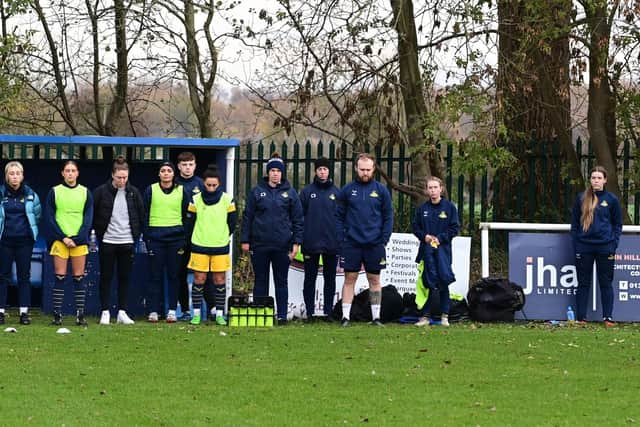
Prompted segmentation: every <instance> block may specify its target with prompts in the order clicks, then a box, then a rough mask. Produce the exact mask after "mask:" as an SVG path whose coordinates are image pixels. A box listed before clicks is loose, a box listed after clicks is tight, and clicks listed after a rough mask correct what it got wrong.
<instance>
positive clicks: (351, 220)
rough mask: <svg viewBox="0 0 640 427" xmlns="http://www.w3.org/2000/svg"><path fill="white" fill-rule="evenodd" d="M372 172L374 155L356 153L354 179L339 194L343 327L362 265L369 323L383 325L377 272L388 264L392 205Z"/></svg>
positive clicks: (347, 318) (374, 168)
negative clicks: (366, 291)
mask: <svg viewBox="0 0 640 427" xmlns="http://www.w3.org/2000/svg"><path fill="white" fill-rule="evenodd" d="M375 171H376V159H375V157H374V156H372V155H371V154H368V153H361V154H359V155H358V157H357V158H356V164H355V172H356V177H355V179H354V180H353V181H352V182H350V183H349V184H347V185H345V186H344V187H343V188H342V190H340V192H339V193H338V209H337V214H336V230H337V238H338V242H340V244H341V248H340V255H341V263H342V267H343V268H344V285H343V287H342V321H341V324H342V326H343V327H346V326H349V323H350V318H351V303H352V302H353V294H354V288H355V284H356V280H357V279H358V272H359V271H360V267H361V266H362V265H363V264H364V269H365V272H366V273H367V280H368V281H369V301H370V302H371V318H372V319H373V320H372V322H371V324H372V325H374V326H383V325H382V322H380V306H381V304H382V287H381V285H380V271H382V269H384V268H386V266H387V261H386V252H385V246H386V244H387V242H388V241H389V239H390V238H391V232H392V230H393V207H392V205H391V195H390V194H389V191H388V190H387V188H386V187H385V186H384V185H382V184H381V183H380V182H378V181H376V180H375V179H374V177H373V175H374V173H375Z"/></svg>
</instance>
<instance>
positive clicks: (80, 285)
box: [73, 276, 87, 314]
mask: <svg viewBox="0 0 640 427" xmlns="http://www.w3.org/2000/svg"><path fill="white" fill-rule="evenodd" d="M73 288H74V293H75V299H76V310H78V314H82V313H84V302H85V295H86V293H87V291H86V290H85V287H84V276H73Z"/></svg>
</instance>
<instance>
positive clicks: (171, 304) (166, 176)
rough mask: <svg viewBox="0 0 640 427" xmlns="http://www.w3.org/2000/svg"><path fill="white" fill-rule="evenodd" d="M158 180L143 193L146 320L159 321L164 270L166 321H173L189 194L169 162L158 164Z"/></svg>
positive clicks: (184, 241)
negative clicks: (147, 272) (148, 267)
mask: <svg viewBox="0 0 640 427" xmlns="http://www.w3.org/2000/svg"><path fill="white" fill-rule="evenodd" d="M158 178H159V180H158V182H156V183H155V184H152V185H150V186H148V187H147V189H146V191H145V193H144V206H145V216H146V219H145V226H144V231H143V235H144V238H145V240H146V241H147V249H148V251H149V263H150V264H151V275H150V279H149V296H150V304H149V306H150V308H149V317H148V318H147V320H148V321H149V322H151V323H156V322H158V318H159V315H158V313H159V312H160V296H161V293H162V292H161V291H162V290H163V289H164V286H163V283H164V281H163V278H164V272H165V270H166V272H167V286H168V290H169V295H168V298H169V300H168V301H167V304H166V305H167V317H166V321H167V323H175V322H176V320H177V317H176V308H177V306H178V270H179V269H180V265H181V263H182V257H183V256H184V247H185V243H186V232H185V227H184V224H185V222H186V219H187V215H188V213H187V208H188V207H189V195H188V194H187V193H186V191H185V190H184V188H183V187H182V185H178V184H176V183H175V170H174V168H173V165H172V164H171V163H169V162H164V163H162V164H161V165H160V169H159V171H158Z"/></svg>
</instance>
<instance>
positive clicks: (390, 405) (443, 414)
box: [0, 315, 640, 426]
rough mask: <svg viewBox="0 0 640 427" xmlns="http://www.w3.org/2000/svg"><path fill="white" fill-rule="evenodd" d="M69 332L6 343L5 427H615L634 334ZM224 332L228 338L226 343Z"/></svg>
mask: <svg viewBox="0 0 640 427" xmlns="http://www.w3.org/2000/svg"><path fill="white" fill-rule="evenodd" d="M90 320H91V324H90V327H89V328H88V329H86V330H85V329H80V328H78V327H76V326H69V324H70V323H72V322H71V319H70V318H66V319H65V321H66V324H65V326H67V327H68V328H69V329H71V330H72V333H71V334H68V335H59V334H56V333H55V330H56V328H55V327H52V326H48V325H47V323H48V321H49V318H48V317H47V318H45V317H40V316H36V317H35V318H34V324H33V325H31V326H28V327H20V326H19V325H15V324H16V323H17V319H16V316H15V315H13V316H12V317H11V318H10V319H9V320H8V322H7V325H5V326H4V327H6V326H15V327H16V328H17V329H18V333H15V334H10V333H2V334H1V335H0V364H1V366H2V367H3V371H2V379H1V381H0V392H1V395H0V396H1V397H0V410H1V412H0V425H47V426H49V425H65V426H86V425H92V426H94V425H109V426H112V425H153V426H156V425H165V426H187V425H189V426H190V425H216V426H238V425H249V426H252V425H255V426H257V425H260V426H283V425H284V426H290V425H291V426H293V425H295V426H298V425H309V426H324V425H340V426H342V425H363V424H366V425H376V426H377V425H390V426H413V425H437V426H439V425H449V426H466V425H471V426H476V425H478V426H507V425H512V426H570V425H571V426H575V425H596V426H615V425H618V426H625V425H634V424H638V423H640V408H639V406H638V405H637V403H636V398H637V396H639V395H640V393H639V392H640V362H639V358H640V354H639V352H638V342H639V341H638V339H639V337H640V326H639V325H620V326H619V327H616V328H612V329H604V328H603V327H601V326H599V325H594V326H590V327H587V328H579V327H550V326H546V325H543V324H511V325H481V324H473V323H463V324H454V325H452V327H450V328H448V329H443V328H440V327H433V328H422V329H419V328H416V327H414V326H412V325H409V326H407V325H404V326H403V325H387V327H386V328H380V329H379V328H373V327H370V326H368V325H355V326H353V327H351V328H344V329H343V328H340V327H339V326H338V325H337V324H330V325H327V324H324V323H323V324H318V323H314V324H311V325H308V324H300V323H294V324H290V325H289V326H287V327H281V328H273V329H244V328H243V329H235V328H233V329H232V328H221V327H216V326H211V325H208V324H206V323H205V324H203V325H200V326H198V327H192V326H189V325H186V324H182V323H179V324H174V325H167V324H162V323H160V324H156V325H152V324H148V323H146V322H139V323H137V324H136V325H134V326H131V327H127V326H120V325H112V326H107V327H101V326H98V325H97V324H96V323H97V319H96V318H92V319H90ZM221 332H224V333H225V335H223V334H221Z"/></svg>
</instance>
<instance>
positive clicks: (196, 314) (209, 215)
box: [189, 166, 238, 326]
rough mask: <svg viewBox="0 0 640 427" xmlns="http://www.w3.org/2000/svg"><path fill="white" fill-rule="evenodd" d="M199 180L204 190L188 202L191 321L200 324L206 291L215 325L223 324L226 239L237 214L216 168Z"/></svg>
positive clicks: (227, 260) (227, 258)
mask: <svg viewBox="0 0 640 427" xmlns="http://www.w3.org/2000/svg"><path fill="white" fill-rule="evenodd" d="M202 180H203V182H204V191H202V192H200V193H198V194H196V195H194V196H193V198H192V201H191V203H190V204H189V212H191V214H192V215H193V218H194V221H195V222H194V225H193V234H192V235H191V255H190V259H189V268H190V269H191V270H193V288H192V290H191V294H192V299H193V317H192V319H191V324H192V325H199V324H200V321H201V317H200V314H201V313H200V310H201V307H202V298H203V294H205V295H206V294H210V297H209V299H210V300H213V301H215V303H214V305H213V306H210V307H211V315H212V317H215V319H216V320H215V321H216V323H217V324H218V325H221V326H224V325H226V324H227V322H226V321H225V318H224V306H225V299H226V289H225V282H226V272H227V271H229V270H230V269H231V257H230V256H229V242H230V240H231V235H232V234H233V231H234V230H235V228H236V222H237V219H238V215H237V213H236V205H235V203H234V201H233V198H232V197H231V196H230V195H228V194H227V193H225V192H224V191H222V187H221V183H222V179H221V178H220V174H219V173H218V170H217V168H214V167H211V166H210V167H209V168H207V170H206V171H205V172H204V174H203V176H202ZM209 272H211V273H212V274H213V286H211V285H207V284H206V282H207V276H208V275H209ZM211 294H213V295H211Z"/></svg>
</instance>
